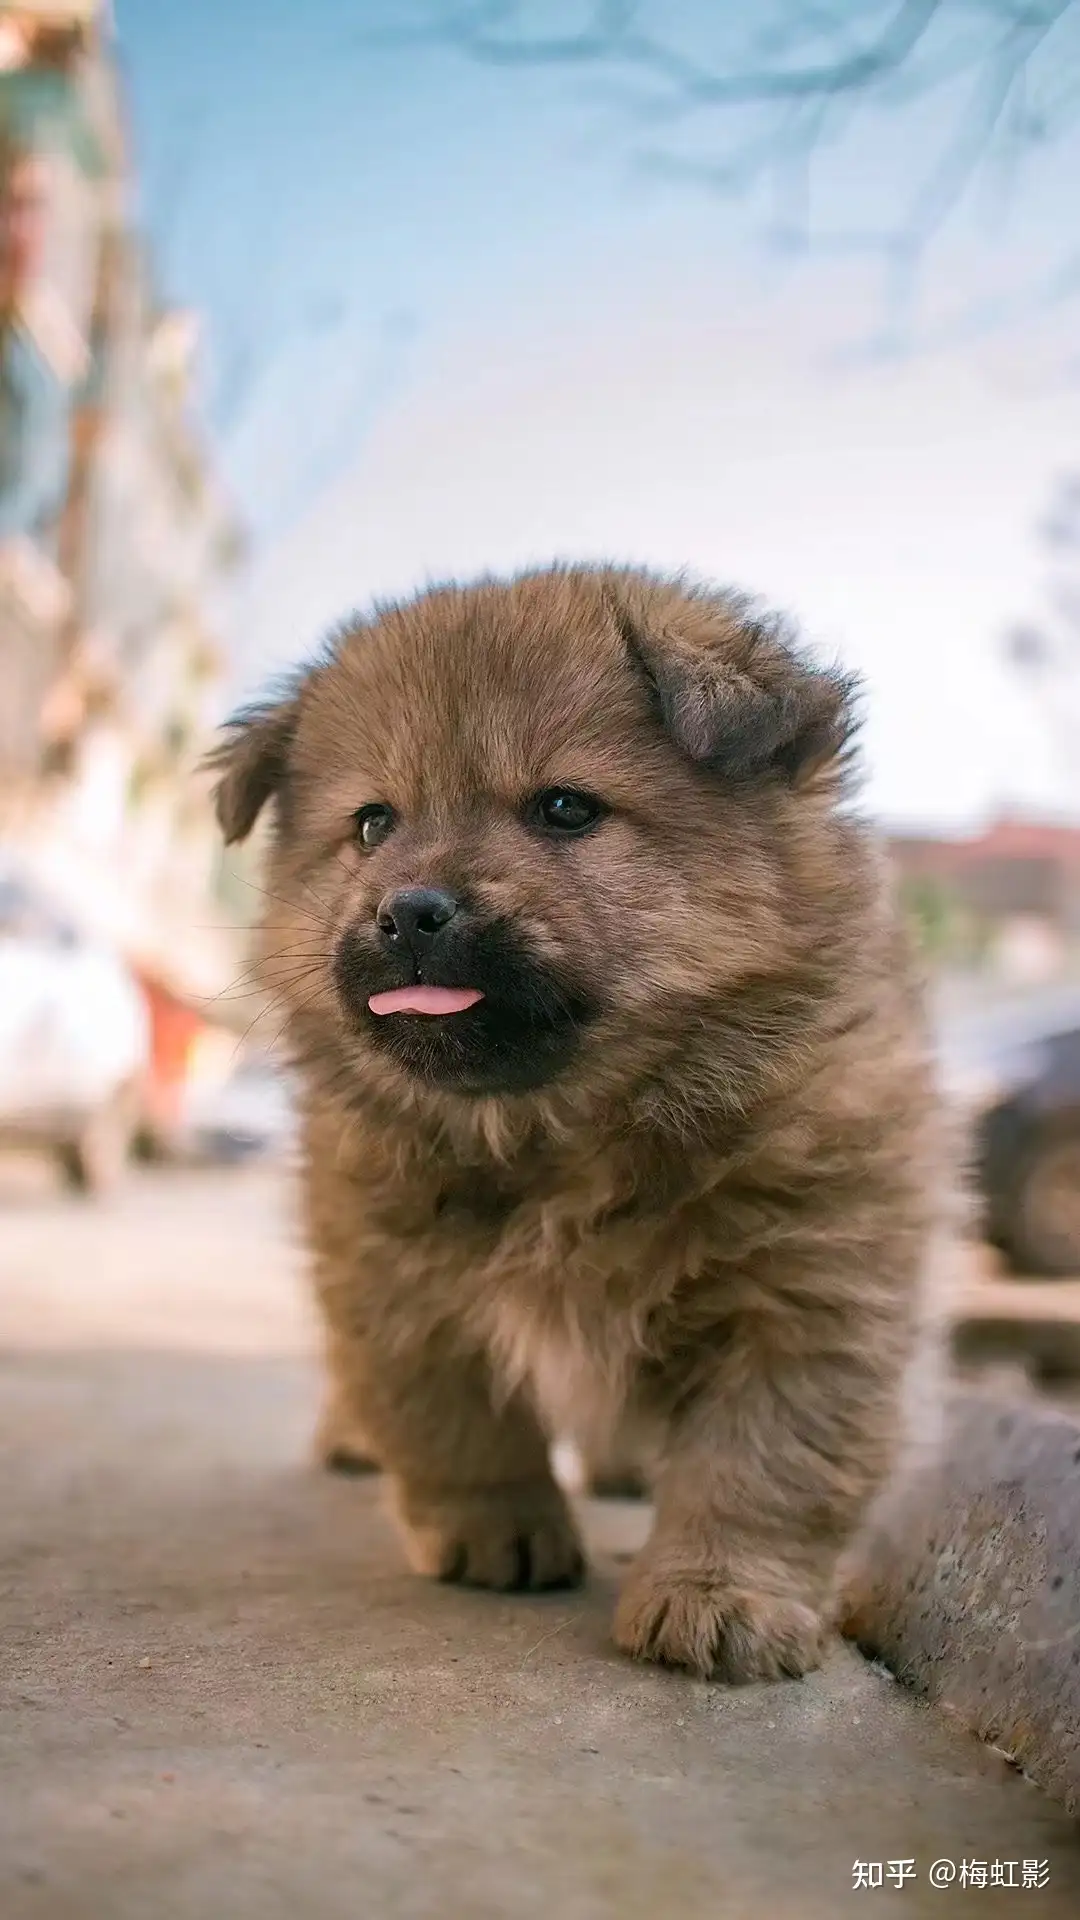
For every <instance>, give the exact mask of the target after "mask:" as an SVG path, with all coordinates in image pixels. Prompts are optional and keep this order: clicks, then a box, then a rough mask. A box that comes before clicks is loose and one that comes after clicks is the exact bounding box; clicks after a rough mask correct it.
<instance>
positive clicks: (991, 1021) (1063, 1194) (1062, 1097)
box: [940, 988, 1080, 1278]
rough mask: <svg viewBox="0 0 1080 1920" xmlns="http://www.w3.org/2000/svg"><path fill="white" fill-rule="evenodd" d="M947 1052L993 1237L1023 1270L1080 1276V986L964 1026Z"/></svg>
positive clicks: (945, 1068) (949, 1077) (948, 1081)
mask: <svg viewBox="0 0 1080 1920" xmlns="http://www.w3.org/2000/svg"><path fill="white" fill-rule="evenodd" d="M940 1053H941V1061H942V1080H943V1085H944V1089H945V1092H946V1094H947V1095H949V1096H951V1098H952V1100H953V1102H954V1103H955V1104H956V1106H957V1108H958V1109H959V1111H960V1112H961V1114H962V1116H963V1119H964V1121H965V1123H966V1125H967V1128H968V1136H969V1166H970V1174H971V1180H972V1186H973V1190H974V1194H975V1198H976V1202H977V1205H978V1208H979V1213H980V1225H981V1228H982V1231H983V1233H984V1235H985V1238H986V1240H987V1241H988V1243H989V1244H990V1245H991V1246H992V1247H995V1248H996V1249H997V1250H998V1251H999V1252H1000V1253H1002V1254H1003V1255H1004V1256H1005V1258H1006V1260H1007V1261H1008V1263H1009V1265H1010V1267H1011V1268H1012V1269H1013V1270H1014V1272H1017V1273H1027V1274H1031V1275H1032V1276H1037V1275H1043V1276H1047V1277H1055V1278H1060V1277H1065V1276H1070V1275H1074V1274H1077V1273H1080V989H1077V988H1069V989H1066V990H1064V991H1059V992H1056V993H1053V994H1046V995H1042V996H1037V997H1034V998H1025V999H1024V1000H1023V1001H1021V1002H1020V1003H1019V1004H1017V1003H1015V1002H1010V1003H1007V1004H1005V1005H1003V1006H1000V1007H997V1008H994V1009H991V1010H990V1011H983V1012H981V1013H979V1014H976V1015H973V1016H971V1017H970V1018H969V1019H967V1020H963V1021H957V1022H955V1023H954V1024H953V1025H952V1027H951V1028H948V1029H946V1030H945V1032H944V1033H943V1035H942V1039H941V1047H940Z"/></svg>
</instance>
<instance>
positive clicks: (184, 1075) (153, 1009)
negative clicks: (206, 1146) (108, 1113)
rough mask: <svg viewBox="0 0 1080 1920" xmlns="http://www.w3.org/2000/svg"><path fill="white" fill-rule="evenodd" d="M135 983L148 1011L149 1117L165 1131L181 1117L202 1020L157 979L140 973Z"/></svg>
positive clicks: (203, 1024)
mask: <svg viewBox="0 0 1080 1920" xmlns="http://www.w3.org/2000/svg"><path fill="white" fill-rule="evenodd" d="M139 985H140V987H141V988H142V991H143V993H144V995H145V997H146V1004H147V1007H148V1009H149V1012H150V1048H151V1052H150V1084H149V1089H148V1095H149V1103H150V1108H151V1114H150V1118H151V1120H152V1122H153V1124H154V1125H155V1126H157V1127H160V1128H162V1129H163V1130H166V1131H168V1130H171V1129H172V1128H173V1127H175V1126H176V1124H177V1123H178V1121H179V1120H180V1119H181V1117H182V1111H183V1096H184V1089H185V1087H186V1085H187V1080H188V1074H189V1071H190V1068H191V1060H192V1055H193V1053H194V1050H195V1046H196V1044H197V1042H198V1040H199V1038H200V1036H201V1035H202V1033H203V1032H204V1031H205V1026H206V1023H205V1021H204V1020H203V1019H202V1018H201V1016H200V1015H199V1014H197V1013H194V1012H193V1011H192V1009H191V1008H190V1007H187V1006H185V1005H184V1003H183V1001H182V1000H178V999H177V998H176V997H175V995H174V994H171V993H170V992H169V991H168V989H167V988H165V987H163V986H161V985H160V983H159V982H158V981H156V980H152V979H150V978H149V977H148V976H147V975H145V974H141V975H140V976H139Z"/></svg>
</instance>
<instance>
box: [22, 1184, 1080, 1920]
mask: <svg viewBox="0 0 1080 1920" xmlns="http://www.w3.org/2000/svg"><path fill="white" fill-rule="evenodd" d="M298 1265H299V1263H298V1261H297V1259H296V1258H295V1256H294V1254H293V1252H292V1249H291V1236H290V1230H289V1227H288V1221H287V1211H286V1208H285V1204H284V1199H283V1187H282V1184H281V1182H279V1181H277V1180H274V1179H273V1178H271V1177H270V1176H269V1175H267V1174H265V1173H258V1174H251V1173H244V1174H235V1173H233V1174H221V1175H155V1176H144V1177H142V1178H140V1179H137V1180H135V1181H134V1183H133V1184H132V1186H131V1187H130V1189H129V1190H128V1191H127V1192H126V1193H125V1194H124V1195H123V1196H121V1197H120V1198H119V1199H118V1200H116V1201H115V1202H113V1203H110V1204H108V1205H105V1206H94V1205H89V1206H88V1205H86V1204H85V1203H78V1202H75V1201H71V1200H67V1199H63V1198H58V1197H56V1196H55V1195H54V1194H53V1193H52V1192H51V1191H50V1190H49V1189H48V1188H47V1187H46V1186H43V1185H41V1184H39V1183H37V1182H36V1181H35V1180H33V1179H31V1180H28V1181H26V1182H21V1183H14V1184H9V1185H8V1187H7V1188H6V1190H5V1189H0V1914H2V1915H3V1916H4V1920H248V1917H249V1916H251V1920H254V1917H255V1916H256V1915H257V1916H258V1920H299V1916H300V1915H303V1916H305V1920H368V1916H371V1917H372V1920H383V1916H386V1917H387V1920H390V1917H396V1916H401V1917H402V1920H420V1917H421V1916H429V1915H430V1916H434V1915H439V1916H440V1920H489V1916H490V1920H495V1917H496V1916H498V1917H499V1920H503V1916H505V1917H506V1920H531V1917H532V1916H534V1915H535V1916H541V1915H543V1916H550V1917H551V1920H607V1917H608V1916H613V1917H615V1916H617V1917H618V1920H622V1917H623V1916H626V1920H635V1917H636V1916H641V1917H642V1920H644V1917H645V1916H649V1917H650V1920H651V1917H652V1916H657V1917H659V1920H668V1916H671V1920H676V1917H677V1920H699V1917H700V1920H705V1916H709V1920H717V1916H720V1917H722V1920H743V1917H745V1920H833V1917H834V1916H835V1915H836V1914H837V1912H838V1911H841V1910H843V1909H844V1908H845V1907H846V1904H847V1902H848V1900H849V1899H850V1900H860V1899H862V1900H866V1899H871V1898H873V1897H875V1895H874V1894H873V1893H872V1892H871V1891H869V1890H867V1889H865V1888H860V1889H859V1890H856V1889H855V1887H854V1885H853V1881H854V1871H853V1870H854V1868H855V1863H856V1862H863V1863H865V1867H866V1872H865V1873H864V1875H863V1878H864V1879H866V1878H869V1879H870V1880H871V1881H872V1880H874V1879H876V1878H877V1877H878V1876H877V1869H878V1868H879V1867H880V1877H881V1880H882V1883H883V1884H882V1887H881V1890H880V1891H879V1892H877V1894H876V1898H877V1899H878V1900H879V1901H881V1902H885V1903H886V1904H887V1905H888V1906H889V1907H890V1908H892V1906H893V1903H895V1908H896V1909H897V1910H899V1911H902V1912H904V1913H906V1914H909V1915H912V1916H915V1915H922V1914H924V1913H925V1914H942V1915H948V1914H955V1915H966V1914H968V1913H972V1914H974V1913H983V1912H984V1911H985V1910H987V1909H988V1908H989V1909H990V1910H992V1911H995V1912H999V1913H1002V1914H1009V1915H1013V1914H1024V1913H1027V1912H1028V1911H1030V1912H1031V1913H1032V1914H1033V1915H1034V1914H1041V1915H1043V1916H1055V1917H1056V1916H1062V1917H1063V1916H1065V1915H1069V1916H1075V1915H1076V1913H1077V1912H1078V1911H1080V1844H1078V1840H1077V1836H1076V1829H1075V1827H1074V1826H1073V1825H1072V1823H1070V1822H1069V1821H1068V1820H1067V1819H1066V1817H1065V1816H1064V1814H1062V1813H1060V1812H1058V1811H1056V1810H1055V1809H1054V1808H1053V1807H1052V1806H1051V1805H1050V1804H1049V1803H1048V1802H1046V1801H1044V1800H1043V1799H1042V1798H1041V1797H1040V1796H1039V1795H1038V1793H1037V1792H1036V1790H1035V1789H1034V1788H1033V1787H1031V1786H1030V1785H1029V1784H1028V1783H1027V1782H1026V1781H1025V1780H1024V1779H1022V1778H1021V1777H1020V1776H1019V1775H1017V1774H1016V1773H1015V1772H1013V1771H1012V1770H1011V1769H1010V1768H1009V1767H1008V1766H1007V1765H1006V1764H1005V1763H1004V1762H1003V1761H1002V1760H1001V1759H1000V1758H999V1757H998V1756H996V1755H995V1754H994V1753H992V1752H990V1751H988V1750H986V1749H984V1748H982V1747H980V1746H979V1745H977V1744H976V1743H975V1742H974V1741H973V1740H971V1739H969V1738H968V1737H966V1736H965V1735H963V1734H962V1733H959V1732H957V1731H955V1730H954V1729H953V1728H951V1727H950V1726H949V1725H948V1724H947V1723H946V1722H945V1721H943V1720H942V1719H941V1718H939V1717H938V1716H937V1715H936V1714H935V1713H934V1712H933V1711H932V1710H930V1709H928V1708H926V1707H924V1706H922V1705H920V1704H919V1703H918V1702H917V1701H915V1700H914V1699H912V1698H911V1697H909V1696H908V1695H907V1694H906V1693H905V1692H904V1691H903V1690H902V1689H901V1688H900V1687H898V1686H897V1685H896V1684H895V1683H894V1682H892V1681H891V1680H889V1679H888V1678H887V1677H885V1676H884V1675H882V1674H879V1673H877V1672H875V1671H873V1670H872V1669H871V1668H869V1667H868V1666H866V1665H864V1664H863V1663H862V1662H861V1661H860V1660H859V1659H858V1658H857V1657H856V1656H855V1655H854V1654H852V1653H851V1652H850V1651H848V1650H846V1649H841V1648H838V1649H837V1650H836V1652H835V1654H834V1656H833V1657H832V1659H831V1660H830V1662H829V1664H828V1666H827V1668H826V1670H825V1671H824V1672H823V1673H821V1674H819V1675H817V1676H815V1677H813V1678H811V1679H810V1680H808V1681H806V1682H804V1683H802V1684H786V1685H780V1686H777V1687H772V1688H760V1689H753V1690H746V1691H738V1692H727V1691H724V1690H723V1689H720V1688H716V1687H711V1686H708V1685H705V1684H701V1683H698V1682H694V1681H691V1680H688V1679H684V1678H681V1677H678V1676H675V1675H671V1674H665V1673H661V1672H657V1671H652V1670H649V1669H647V1668H644V1667H634V1666H631V1665H630V1664H629V1663H627V1662H625V1661H623V1660H622V1659H620V1658H619V1657H618V1656H617V1655H616V1654H615V1652H614V1651H613V1649H612V1647H611V1644H610V1642H609V1639H608V1633H607V1623H608V1617H609V1612H610V1606H611V1599H612V1593H613V1589H614V1585H615V1582H616V1580H617V1578H618V1573H619V1567H620V1563H621V1562H623V1561H624V1560H625V1558H626V1556H627V1554H628V1553H629V1551H630V1550H631V1549H632V1546H633V1544H634V1541H635V1540H636V1539H637V1538H638V1537H640V1533H641V1530H642V1527H643V1524H644V1516H643V1515H642V1514H641V1513H639V1512H636V1511H635V1510H634V1509H633V1508H629V1507H620V1506H617V1505H614V1504H611V1505H600V1504H594V1505H593V1506H591V1507H590V1508H589V1510H588V1512H587V1514H586V1529H587V1533H588V1537H589V1539H590V1542H591V1545H592V1549H593V1558H594V1566H595V1572H594V1576H593V1579H592V1581H591V1584H590V1586H589V1588H588V1590H587V1591H586V1592H585V1593H583V1594H581V1595H569V1596H567V1595H554V1596H551V1597H549V1598H543V1599H529V1598H525V1599H513V1598H512V1599H502V1598H496V1597H493V1596H488V1595H483V1594H468V1593H463V1592H458V1591H455V1590H452V1589H448V1588H440V1587H435V1586H428V1585H425V1584H423V1583H421V1582H418V1581H416V1580H414V1579H413V1578H412V1577H410V1576H409V1575H408V1574H406V1572H405V1571H404V1570H403V1567H402V1563H401V1559H400V1556H399V1554H398V1551H397V1549H396V1546H395V1544H394V1542H393V1539H392V1537H391V1535H390V1533H389V1530H388V1528H387V1526H386V1524H385V1522H384V1520H383V1518H382V1516H381V1514H380V1512H379V1507H378V1496H377V1488H376V1487H375V1486H373V1485H372V1484H370V1483H368V1484H362V1483H358V1482H353V1483H349V1482H341V1481H338V1482H335V1481H333V1480H331V1479H329V1478H327V1477H326V1476H324V1475H321V1474H318V1473H316V1472H315V1471H314V1470H313V1469H312V1468H311V1467H310V1466H309V1465H308V1461H307V1448H308V1442H309V1434H310V1429H311V1425H312V1421H313V1417H314V1408H315V1397H316V1376H315V1369H314V1366H313V1362H312V1358H311V1355H312V1353H313V1349H314V1337H313V1328H312V1326H311V1322H310V1319H309V1317H308V1314H307V1311H306V1307H305V1304H304V1302H303V1295H302V1291H301V1288H300V1286H299V1283H298ZM941 1861H945V1862H947V1863H952V1867H953V1869H954V1870H955V1878H954V1879H953V1880H952V1881H951V1883H950V1884H947V1885H945V1886H943V1887H941V1888H940V1889H937V1888H935V1887H933V1886H932V1885H931V1881H930V1870H931V1867H932V1866H933V1865H934V1863H935V1862H941ZM890 1862H893V1863H896V1862H911V1863H912V1865H913V1872H914V1875H915V1877H914V1878H911V1877H910V1873H909V1872H908V1870H907V1869H906V1868H904V1869H903V1877H901V1869H899V1868H898V1867H896V1866H894V1867H893V1870H892V1872H891V1873H890V1870H889V1865H888V1863H890ZM1025 1862H1027V1863H1031V1864H1030V1865H1029V1866H1028V1867H1027V1870H1026V1872H1027V1877H1028V1878H1029V1879H1036V1880H1038V1881H1039V1882H1040V1883H1042V1884H1040V1885H1039V1886H1038V1887H1035V1886H1029V1887H1025V1886H1024V1877H1025V1866H1024V1863H1025ZM1013 1863H1015V1864H1013ZM995 1865H996V1866H997V1868H998V1871H997V1873H996V1874H995V1871H994V1869H995ZM965 1868H966V1872H965ZM936 1871H937V1873H938V1875H939V1877H942V1878H947V1875H948V1868H946V1869H942V1868H941V1867H940V1866H938V1867H937V1869H936ZM964 1879H966V1880H967V1881H968V1884H967V1885H964V1884H962V1882H963V1880H964ZM1010 1880H1011V1881H1012V1883H1013V1884H1012V1885H1010V1884H1009V1883H1010ZM1029 1903H1030V1905H1029Z"/></svg>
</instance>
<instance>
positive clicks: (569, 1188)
mask: <svg viewBox="0 0 1080 1920" xmlns="http://www.w3.org/2000/svg"><path fill="white" fill-rule="evenodd" d="M440 1211H441V1216H442V1221H443V1224H444V1226H447V1227H448V1226H449V1225H450V1221H451V1219H452V1218H453V1219H456V1220H457V1222H458V1223H459V1224H462V1225H463V1224H464V1221H465V1219H466V1218H470V1219H471V1220H472V1221H473V1222H474V1223H475V1226H476V1227H477V1228H478V1229H479V1231H480V1234H481V1236H482V1237H483V1238H484V1239H485V1240H486V1241H487V1245H486V1247H485V1249H484V1253H483V1255H482V1256H481V1257H480V1258H479V1259H477V1260H476V1262H475V1264H474V1266H473V1269H472V1274H471V1284H470V1286H469V1289H468V1295H469V1298H468V1308H467V1318H468V1320H469V1322H470V1324H471V1325H472V1327H473V1328H474V1330H475V1331H476V1332H477V1333H478V1334H479V1336H480V1338H481V1339H482V1340H483V1341H484V1343H485V1345H486V1346H487V1348H488V1350H489V1352H490V1354H491V1357H492V1361H493V1364H494V1368H495V1373H496V1378H497V1379H498V1381H499V1382H500V1384H501V1385H502V1386H503V1387H504V1389H508V1390H515V1389H525V1390H526V1391H527V1392H528V1393H529V1394H530V1396H531V1397H532V1399H533V1400H534V1402H535V1404H536V1406H537V1409H538V1412H539V1413H540V1415H541V1417H542V1419H543V1420H544V1422H545V1424H546V1425H547V1426H548V1427H549V1428H552V1429H558V1430H560V1431H564V1432H565V1431H571V1432H577V1433H585V1432H596V1433H599V1432H602V1431H605V1430H608V1429H610V1428H611V1426H612V1425H613V1424H614V1422H615V1420H616V1419H617V1417H618V1414H619V1411H620V1409H621V1408H622V1407H623V1406H624V1405H625V1403H626V1401H627V1398H628V1396H629V1395H630V1393H631V1391H632V1387H633V1383H634V1379H635V1376H636V1375H637V1373H638V1372H639V1370H640V1368H641V1366H642V1365H643V1364H644V1363H646V1362H647V1361H648V1359H649V1358H650V1356H651V1355H652V1354H653V1353H655V1351H656V1348H657V1345H658V1344H659V1343H660V1341H661V1338H662V1335H661V1325H662V1323H663V1321H664V1320H665V1319H666V1317H667V1314H668V1311H669V1310H670V1306H671V1303H672V1301H673V1298H674V1296H675V1295H676V1294H677V1293H678V1289H679V1285H680V1281H681V1280H682V1279H683V1278H684V1276H685V1275H686V1273H687V1271H688V1269H689V1268H690V1267H692V1265H693V1264H694V1260H695V1257H696V1256H695V1248H696V1243H697V1242H698V1241H699V1240H700V1239H701V1237H702V1236H701V1233H700V1230H699V1228H698V1227H697V1225H696V1223H695V1221H694V1218H693V1210H685V1211H684V1210H682V1209H679V1208H675V1209H674V1210H671V1209H665V1210H664V1211H661V1210H660V1209H659V1208H658V1207H657V1205H656V1203H655V1200H653V1199H651V1198H650V1197H649V1196H640V1195H639V1196H638V1197H636V1198H635V1197H624V1198H621V1199H616V1200H612V1199H611V1198H610V1196H609V1197H608V1198H607V1199H606V1200H604V1201H598V1200H597V1197H596V1194H595V1193H594V1192H589V1191H588V1189H587V1188H576V1187H575V1185H574V1184H573V1182H569V1183H566V1184H564V1185H562V1186H559V1187H558V1188H557V1189H556V1190H555V1191H554V1192H551V1191H549V1192H548V1193H546V1194H545V1192H544V1191H543V1186H541V1188H540V1190H539V1191H537V1190H535V1189H528V1188H527V1189H526V1190H525V1191H521V1190H518V1191H515V1190H514V1188H513V1187H512V1185H510V1184H506V1185H503V1186H500V1184H499V1181H498V1179H497V1178H495V1179H493V1178H482V1177H479V1176H478V1177H476V1178H475V1179H471V1180H466V1181H459V1182H457V1183H455V1184H454V1185H453V1187H452V1188H451V1189H450V1190H449V1192H448V1193H447V1194H446V1195H444V1197H443V1200H442V1206H441V1209H440ZM479 1251H480V1250H479V1248H478V1249H477V1252H479Z"/></svg>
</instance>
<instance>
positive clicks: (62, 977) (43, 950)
mask: <svg viewBox="0 0 1080 1920" xmlns="http://www.w3.org/2000/svg"><path fill="white" fill-rule="evenodd" d="M149 1059H150V1028H149V1020H148V1016H147V1011H146V1006H145V1003H144V1000H143V996H142V994H141V993H140V991H139V988H138V985H137V983H136V981H135V980H134V978H133V977H132V975H131V973H130V972H129V971H128V969H127V967H126V966H125V964H124V962H123V961H122V960H121V959H120V958H119V957H118V956H117V955H116V954H114V953H112V952H110V951H109V950H108V948H106V947H104V946H102V945H99V944H97V943H95V942H93V941H91V940H90V939H89V938H87V937H86V936H85V935H84V934H83V933H82V932H81V931H80V930H79V929H78V928H77V927H76V926H75V924H74V923H73V922H72V921H70V920H69V919H67V918H65V917H64V915H63V913H62V911H61V910H60V909H59V908H58V907H57V906H55V905H54V904H53V903H52V902H51V901H50V900H49V898H48V897H47V895H45V894H44V893H43V892H41V891H40V890H39V889H38V888H37V887H36V886H35V884H34V882H33V880H32V879H30V878H29V877H28V876H26V875H23V874H21V873H20V872H19V870H18V869H17V867H14V866H4V867H0V1144H2V1145H5V1146H22V1147H26V1146H30V1147H37V1148H40V1149H42V1150H44V1151H46V1152H48V1153H50V1154H51V1155H52V1156H53V1158H54V1159H55V1161H56V1163H57V1165H58V1166H59V1168H60V1170H61V1172H62V1174H63V1176H64V1178H65V1180H66V1182H67V1183H68V1185H69V1186H71V1187H73V1188H76V1189H79V1190H82V1191H85V1192H94V1193H98V1192H101V1191H103V1190H105V1189H107V1188H109V1187H112V1186H113V1185H115V1183H116V1181H117V1180H118V1179H119V1177H120V1175H121V1173H122V1172H123V1169H124V1167H125V1165H126V1163H127V1160H128V1156H129V1153H130V1150H131V1146H132V1143H133V1140H134V1138H135V1133H136V1130H137V1128H138V1125H139V1119H140V1114H141V1106H142V1088H143V1084H144V1080H145V1076H146V1073H147V1070H148V1067H149Z"/></svg>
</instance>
